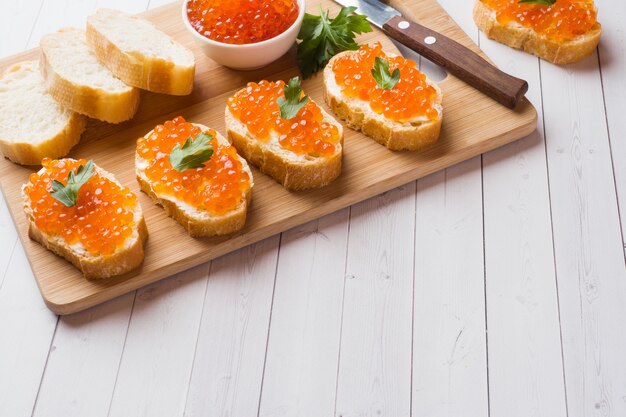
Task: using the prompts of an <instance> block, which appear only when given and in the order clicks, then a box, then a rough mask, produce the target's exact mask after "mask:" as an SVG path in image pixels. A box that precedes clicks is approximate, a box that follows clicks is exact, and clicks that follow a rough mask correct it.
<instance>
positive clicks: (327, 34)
mask: <svg viewBox="0 0 626 417" xmlns="http://www.w3.org/2000/svg"><path fill="white" fill-rule="evenodd" d="M355 10H356V7H344V8H342V9H341V11H340V12H339V14H338V15H337V16H335V18H334V19H330V17H329V16H328V14H329V11H328V10H327V11H326V12H324V11H323V10H322V9H321V6H320V15H319V16H315V15H312V14H308V13H306V14H305V15H304V20H303V21H302V27H301V28H300V33H298V39H300V40H301V41H302V42H300V43H299V44H298V67H299V68H300V72H301V73H302V76H303V77H304V78H305V79H306V78H309V77H310V76H311V75H313V74H315V73H316V72H317V71H319V70H320V69H322V68H323V67H324V66H325V65H326V64H327V63H328V61H329V60H330V59H331V58H332V57H333V56H334V55H336V54H337V53H339V52H341V51H355V50H357V49H359V44H358V43H356V42H355V41H354V38H355V36H356V35H359V34H361V33H365V32H371V31H372V27H371V26H370V24H369V23H368V22H367V20H366V19H367V16H363V15H351V13H352V12H354V11H355Z"/></svg>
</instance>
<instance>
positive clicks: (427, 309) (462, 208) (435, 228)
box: [413, 159, 488, 417]
mask: <svg viewBox="0 0 626 417" xmlns="http://www.w3.org/2000/svg"><path fill="white" fill-rule="evenodd" d="M481 189H482V186H481V167H480V159H472V160H470V161H468V162H465V163H463V164H461V165H458V166H455V167H453V168H449V169H447V170H446V171H444V172H441V173H437V174H434V175H431V176H429V177H427V178H425V179H423V180H420V181H418V183H417V214H416V222H417V223H416V227H415V236H416V238H415V242H416V243H415V295H414V297H415V303H414V327H413V328H414V332H413V415H414V416H416V417H440V416H465V417H472V416H475V417H484V416H487V415H488V397H487V352H486V341H485V297H484V269H483V224H482V193H481Z"/></svg>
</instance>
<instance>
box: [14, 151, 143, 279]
mask: <svg viewBox="0 0 626 417" xmlns="http://www.w3.org/2000/svg"><path fill="white" fill-rule="evenodd" d="M42 165H43V167H42V168H41V169H40V170H39V171H38V172H36V173H34V174H31V176H30V180H29V182H28V183H27V184H25V185H23V186H22V201H23V207H24V213H25V214H26V218H27V220H28V235H29V236H30V238H31V239H33V240H35V241H37V242H39V243H40V244H41V245H42V246H44V247H45V248H47V249H49V250H50V251H52V252H54V253H56V254H57V255H59V256H62V257H63V258H65V259H67V260H68V261H69V262H71V263H72V264H74V266H76V268H78V269H80V271H81V272H82V273H83V275H84V276H85V278H87V279H102V278H109V277H113V276H117V275H121V274H124V273H127V272H129V271H131V270H133V269H135V268H137V267H138V266H139V265H141V263H142V262H143V258H144V248H143V246H144V243H145V242H146V239H147V238H148V229H147V228H146V223H145V221H144V217H143V213H142V211H141V206H140V205H139V201H137V196H136V195H135V194H133V193H132V192H131V191H130V190H129V189H128V188H127V187H124V186H123V185H121V184H120V183H119V182H118V181H117V180H116V179H115V177H114V176H113V175H112V174H111V173H109V172H107V171H105V170H104V169H102V168H100V167H98V166H97V165H95V164H94V163H93V161H85V160H75V159H70V158H66V159H60V160H51V159H47V158H46V159H44V160H43V162H42Z"/></svg>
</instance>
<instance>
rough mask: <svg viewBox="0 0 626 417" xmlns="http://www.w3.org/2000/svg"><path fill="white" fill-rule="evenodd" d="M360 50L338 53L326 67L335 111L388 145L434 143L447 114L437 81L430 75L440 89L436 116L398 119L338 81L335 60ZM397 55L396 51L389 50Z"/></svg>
mask: <svg viewBox="0 0 626 417" xmlns="http://www.w3.org/2000/svg"><path fill="white" fill-rule="evenodd" d="M355 53H358V51H346V52H341V53H339V54H337V55H335V56H334V57H333V58H332V59H331V60H330V62H329V63H328V65H326V68H324V100H326V103H327V104H328V106H329V107H330V109H331V110H332V111H333V113H334V114H335V115H336V116H337V117H339V118H340V119H341V120H343V121H345V122H346V124H347V125H348V126H349V127H351V128H353V129H355V130H360V131H362V132H363V133H364V134H366V135H367V136H369V137H371V138H372V139H374V140H375V141H376V142H378V143H380V144H381V145H384V146H386V147H387V148H389V149H391V150H394V151H399V150H420V149H423V148H426V147H429V146H431V145H432V144H433V143H435V142H436V141H437V139H438V138H439V132H440V130H441V121H442V118H443V107H442V106H441V102H442V100H443V93H442V92H441V89H440V88H439V86H438V85H437V84H435V83H434V82H433V81H431V80H429V79H428V78H426V81H427V82H428V84H429V85H431V86H432V87H433V88H434V89H435V90H436V91H437V97H436V99H435V102H434V103H433V107H434V108H435V109H436V110H437V113H438V117H437V118H436V119H435V120H428V119H425V120H418V121H413V122H404V123H401V122H396V121H393V120H390V119H388V118H386V117H385V116H384V115H382V114H378V113H375V112H374V111H373V110H372V109H371V107H370V104H369V102H367V101H365V100H360V99H356V98H350V97H346V96H345V95H344V94H343V92H342V91H341V87H340V86H339V85H338V84H337V82H336V81H335V74H334V72H333V64H334V63H335V61H336V60H337V59H339V58H340V57H341V56H344V55H348V54H355ZM386 55H387V56H388V57H393V56H394V55H393V54H386Z"/></svg>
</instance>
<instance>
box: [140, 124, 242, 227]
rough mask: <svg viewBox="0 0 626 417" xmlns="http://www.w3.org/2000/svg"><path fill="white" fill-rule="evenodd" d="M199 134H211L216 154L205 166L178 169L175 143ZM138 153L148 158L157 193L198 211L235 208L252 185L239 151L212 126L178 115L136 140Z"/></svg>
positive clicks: (149, 171)
mask: <svg viewBox="0 0 626 417" xmlns="http://www.w3.org/2000/svg"><path fill="white" fill-rule="evenodd" d="M200 133H206V134H208V135H210V136H211V144H212V145H213V155H212V156H211V159H209V160H208V161H206V162H204V167H203V168H192V169H187V170H185V171H182V172H179V171H177V170H175V169H174V168H172V165H171V164H170V161H169V155H170V153H171V152H172V149H173V148H174V147H175V146H176V145H180V146H181V147H182V146H183V144H184V143H185V141H186V140H187V138H189V137H191V138H195V137H196V136H198V134H200ZM137 155H138V156H139V157H140V158H143V159H145V160H147V162H148V166H147V167H146V168H145V171H144V172H145V174H146V176H147V177H148V179H149V180H150V182H151V185H152V188H153V189H154V191H155V192H156V193H157V194H163V195H170V196H172V197H175V198H177V199H178V200H181V201H183V202H185V203H187V204H189V205H192V206H193V207H195V208H196V209H198V210H202V211H207V212H209V213H211V214H215V215H223V214H224V213H227V212H229V211H231V210H233V209H235V208H236V207H237V206H238V205H239V204H240V203H241V202H242V201H243V198H244V193H245V192H247V191H248V190H249V189H250V187H251V184H250V182H251V181H250V176H249V175H248V173H247V172H245V171H244V170H243V165H242V163H241V161H240V160H239V157H238V155H237V151H236V150H235V148H234V147H232V146H230V145H223V144H221V143H219V142H218V140H217V133H216V132H215V130H213V129H208V130H204V131H203V130H202V129H201V128H200V127H198V126H196V125H193V124H191V123H188V122H187V121H186V120H185V119H184V118H182V117H180V116H179V117H176V118H175V119H173V120H170V121H167V122H165V123H163V124H162V125H158V126H157V127H155V128H154V130H153V131H152V132H151V133H150V134H149V135H148V136H147V137H142V138H139V139H138V140H137Z"/></svg>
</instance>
